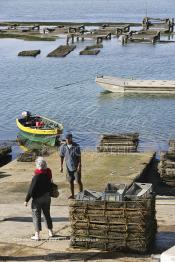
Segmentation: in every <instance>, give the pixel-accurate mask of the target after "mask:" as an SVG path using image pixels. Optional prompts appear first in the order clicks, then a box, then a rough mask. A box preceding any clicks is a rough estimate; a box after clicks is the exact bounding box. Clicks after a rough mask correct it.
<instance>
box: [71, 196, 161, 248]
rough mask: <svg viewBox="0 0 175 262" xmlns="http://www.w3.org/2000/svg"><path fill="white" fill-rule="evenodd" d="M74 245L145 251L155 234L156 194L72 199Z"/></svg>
mask: <svg viewBox="0 0 175 262" xmlns="http://www.w3.org/2000/svg"><path fill="white" fill-rule="evenodd" d="M70 222H71V229H72V234H71V246H72V247H76V248H88V249H89V248H97V249H100V250H107V251H118V250H121V251H134V252H140V253H145V252H147V251H148V250H149V249H150V247H151V246H152V244H153V241H154V238H155V234H156V219H155V197H154V196H151V197H150V198H147V199H140V200H134V201H132V200H131V201H117V202H108V201H92V200H91V201H83V200H72V201H71V203H70Z"/></svg>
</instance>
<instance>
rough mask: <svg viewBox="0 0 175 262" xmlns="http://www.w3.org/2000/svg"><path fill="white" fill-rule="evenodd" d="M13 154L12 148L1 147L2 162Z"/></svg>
mask: <svg viewBox="0 0 175 262" xmlns="http://www.w3.org/2000/svg"><path fill="white" fill-rule="evenodd" d="M11 153H12V148H11V146H4V145H0V160H1V159H4V158H6V157H8V156H9V154H11Z"/></svg>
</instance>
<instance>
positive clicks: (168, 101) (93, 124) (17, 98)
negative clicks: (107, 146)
mask: <svg viewBox="0 0 175 262" xmlns="http://www.w3.org/2000/svg"><path fill="white" fill-rule="evenodd" d="M146 2H147V4H146ZM146 6H147V12H148V15H149V16H153V17H162V18H163V17H173V15H174V14H175V5H174V1H173V0H168V1H160V0H159V1H158V0H154V1H151V0H147V1H146V0H144V1H143V0H117V1H116V0H87V1H84V0H74V1H73V0H65V1H61V0H37V1H34V0H1V4H0V14H1V15H0V20H1V21H7V20H11V21H79V22H83V21H89V22H96V21H115V22H117V21H132V22H141V21H142V18H143V16H145V9H146ZM164 39H167V37H164ZM64 43H65V40H64V39H58V40H57V41H55V42H41V41H39V42H31V41H23V40H16V39H0V112H1V114H0V139H1V140H4V139H9V140H13V139H15V138H16V134H17V128H16V124H15V118H16V117H17V116H19V115H20V113H21V111H23V110H29V111H32V112H36V113H40V114H43V115H46V116H48V117H50V118H53V119H55V120H58V121H61V122H62V123H63V124H64V126H65V130H71V131H72V132H73V133H74V135H75V137H76V140H77V141H78V142H79V143H80V144H81V146H83V147H95V145H96V144H97V142H98V139H99V135H100V134H101V133H104V132H105V133H107V132H139V133H140V140H141V141H140V149H141V150H157V151H159V150H163V149H166V148H167V142H168V139H170V138H175V121H174V118H175V96H172V95H163V96H160V95H125V96H122V95H117V94H112V93H105V92H103V89H101V88H100V87H99V86H97V85H96V84H95V82H94V79H95V76H96V75H97V74H100V75H101V74H104V75H114V76H124V77H134V78H141V79H142V78H143V79H175V55H174V54H175V44H174V43H169V44H156V45H152V44H143V43H142V44H141V43H140V44H128V45H126V46H122V45H121V43H120V42H119V40H118V39H117V38H113V39H112V41H104V42H103V44H104V48H103V49H102V50H101V52H100V54H99V55H98V56H95V57H89V56H88V57H87V56H79V51H80V50H82V49H83V48H84V47H85V46H86V45H88V44H91V43H92V41H85V42H80V43H79V44H78V45H77V48H76V49H75V51H74V52H72V53H71V54H70V55H68V56H67V57H65V58H47V57H46V55H47V54H48V53H49V52H50V51H51V50H53V49H55V48H56V47H57V46H59V45H60V44H64ZM25 49H41V55H39V56H38V57H37V58H29V57H28V58H27V57H26V58H25V57H18V56H17V54H18V52H19V51H21V50H25ZM83 80H85V81H83ZM75 82H78V83H77V84H74V85H67V86H63V87H60V86H62V85H66V84H69V83H75Z"/></svg>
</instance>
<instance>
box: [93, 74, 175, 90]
mask: <svg viewBox="0 0 175 262" xmlns="http://www.w3.org/2000/svg"><path fill="white" fill-rule="evenodd" d="M95 82H96V83H97V84H98V85H100V86H101V87H103V88H104V89H105V90H108V91H110V92H115V93H144V94H175V81H171V80H170V81H169V80H132V79H124V78H118V77H110V76H102V77H96V79H95Z"/></svg>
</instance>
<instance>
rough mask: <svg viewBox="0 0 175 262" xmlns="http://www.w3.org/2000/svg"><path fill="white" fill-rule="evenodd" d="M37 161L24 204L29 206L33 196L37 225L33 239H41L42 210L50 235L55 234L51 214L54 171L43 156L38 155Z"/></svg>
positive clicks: (34, 218) (34, 221) (35, 223)
mask: <svg viewBox="0 0 175 262" xmlns="http://www.w3.org/2000/svg"><path fill="white" fill-rule="evenodd" d="M35 163H36V169H35V172H34V175H33V178H32V182H31V184H30V187H29V190H28V193H27V195H26V198H25V202H24V204H25V205H26V206H27V204H28V202H29V200H30V199H31V198H32V204H31V208H32V217H33V223H34V227H35V235H34V236H32V237H31V239H33V240H40V236H39V233H40V231H41V230H42V227H41V211H42V212H43V215H44V220H45V222H46V226H47V228H48V235H49V237H52V236H53V231H52V228H53V225H52V219H51V216H50V205H51V197H50V187H51V181H52V172H51V170H50V169H49V168H47V163H46V161H45V160H44V159H43V157H38V158H37V160H36V162H35Z"/></svg>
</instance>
